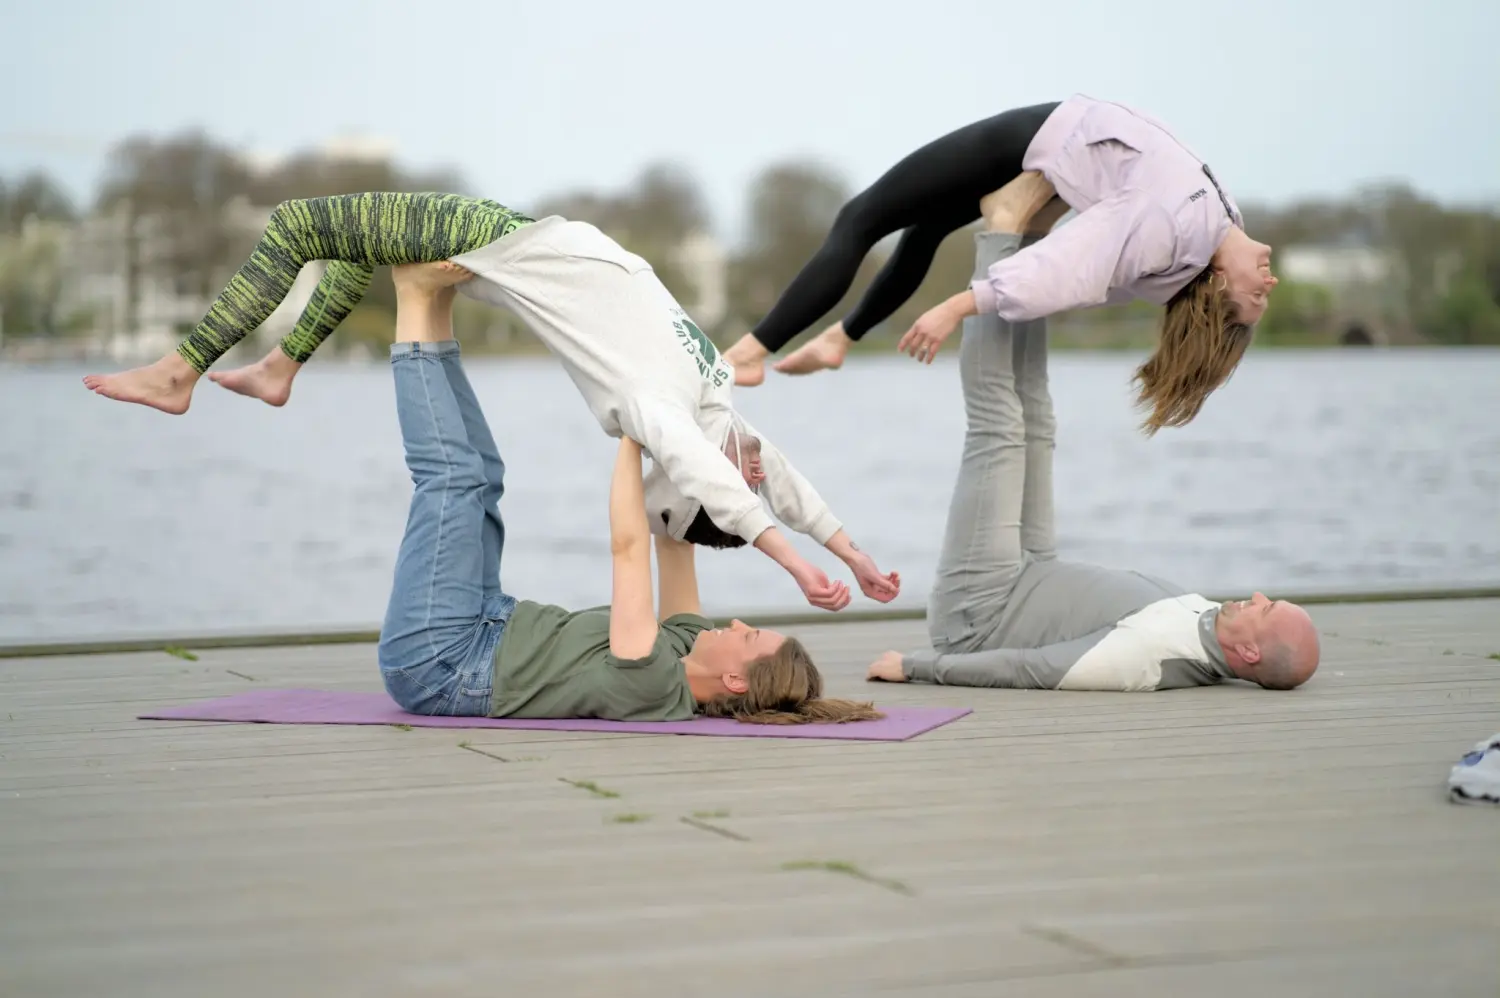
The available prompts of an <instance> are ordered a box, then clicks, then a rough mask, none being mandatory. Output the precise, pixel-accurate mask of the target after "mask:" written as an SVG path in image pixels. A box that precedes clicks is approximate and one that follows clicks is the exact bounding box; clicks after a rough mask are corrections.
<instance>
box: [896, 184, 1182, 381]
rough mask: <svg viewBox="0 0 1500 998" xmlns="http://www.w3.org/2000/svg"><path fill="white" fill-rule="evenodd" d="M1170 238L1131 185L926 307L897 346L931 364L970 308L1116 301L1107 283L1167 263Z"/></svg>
mask: <svg viewBox="0 0 1500 998" xmlns="http://www.w3.org/2000/svg"><path fill="white" fill-rule="evenodd" d="M1148 230H1149V231H1148ZM1174 244H1175V238H1174V236H1173V234H1172V220H1171V219H1170V218H1169V217H1168V216H1167V215H1166V213H1165V212H1164V211H1162V210H1161V209H1160V208H1158V207H1156V206H1155V205H1154V204H1153V203H1151V202H1149V201H1147V200H1145V199H1144V198H1142V197H1140V196H1139V195H1138V194H1137V193H1136V192H1134V191H1125V192H1122V193H1121V194H1118V195H1116V196H1114V197H1112V198H1108V199H1106V200H1104V201H1100V202H1099V203H1098V204H1096V205H1094V206H1093V207H1092V208H1089V209H1088V210H1087V211H1083V212H1080V213H1079V214H1078V217H1077V218H1075V219H1073V221H1072V222H1070V223H1068V224H1067V225H1064V226H1063V227H1062V228H1060V229H1058V230H1057V231H1056V232H1053V233H1052V234H1050V235H1049V236H1047V238H1045V239H1042V240H1040V241H1039V242H1036V243H1034V244H1032V245H1031V246H1028V247H1026V248H1025V249H1023V250H1021V251H1020V252H1018V253H1015V254H1014V255H1012V256H1008V257H1006V258H1005V259H1004V260H1001V261H1000V262H998V263H995V264H993V265H991V266H990V268H989V271H988V273H987V274H986V275H985V276H984V277H982V278H980V279H979V280H976V281H974V282H973V283H972V284H970V285H969V288H968V290H966V291H961V292H959V293H958V294H956V295H954V296H953V297H951V298H949V299H947V300H946V301H944V302H943V303H941V304H939V305H935V306H933V307H932V308H930V309H928V310H927V311H926V312H924V313H923V314H922V316H921V318H919V319H918V320H917V321H916V322H915V323H913V325H912V327H911V329H909V330H908V331H907V332H906V334H905V335H904V336H902V337H901V342H900V343H898V344H897V345H896V348H897V349H898V350H899V351H901V352H902V353H907V354H910V355H911V356H913V357H915V358H916V359H918V360H921V361H925V362H927V363H929V364H930V363H932V359H933V358H934V357H935V356H936V355H937V351H938V348H939V347H941V346H942V344H943V341H944V340H946V339H947V338H948V337H949V336H950V335H952V333H953V331H954V330H955V329H957V328H958V326H959V324H960V323H962V322H963V320H964V319H966V318H968V317H969V316H971V315H979V314H981V313H984V314H996V315H999V316H1000V317H1001V318H1002V319H1005V320H1006V321H1007V322H1025V321H1028V320H1030V319H1041V318H1045V317H1046V316H1049V315H1055V314H1057V313H1059V312H1066V311H1069V310H1071V309H1079V308H1093V307H1094V306H1097V305H1104V304H1113V303H1117V302H1119V301H1120V300H1122V296H1121V295H1119V294H1117V293H1114V292H1112V290H1111V289H1112V288H1114V287H1115V286H1116V285H1117V284H1124V283H1129V282H1131V281H1134V280H1135V279H1137V278H1139V277H1141V276H1143V275H1145V274H1151V273H1156V272H1158V271H1160V270H1162V269H1163V268H1165V267H1167V266H1170V264H1171V262H1172V261H1171V258H1172V248H1173V246H1174ZM1147 254H1153V255H1147Z"/></svg>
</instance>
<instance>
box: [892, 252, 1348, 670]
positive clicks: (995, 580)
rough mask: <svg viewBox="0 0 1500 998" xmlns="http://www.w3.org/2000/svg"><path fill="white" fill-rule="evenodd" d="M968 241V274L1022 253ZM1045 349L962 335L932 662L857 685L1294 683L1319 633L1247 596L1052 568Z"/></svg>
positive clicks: (995, 329) (979, 323) (932, 607)
mask: <svg viewBox="0 0 1500 998" xmlns="http://www.w3.org/2000/svg"><path fill="white" fill-rule="evenodd" d="M977 239H978V244H979V253H978V258H979V269H980V272H981V273H983V272H984V270H985V269H986V268H988V266H989V265H990V264H992V263H994V262H995V261H996V260H998V259H1000V258H1001V257H1003V256H1006V255H1008V254H1010V253H1013V252H1015V250H1016V249H1017V248H1018V247H1019V245H1020V237H1018V236H1013V235H1009V234H1005V233H995V232H990V233H981V234H979V236H978V237H977ZM1046 335H1047V334H1046V329H1045V325H1044V320H1041V321H1036V322H1028V323H1022V324H1018V325H1014V326H1013V325H1011V324H1010V323H1006V322H1003V321H1002V320H1001V319H1000V318H999V317H998V316H984V317H972V318H969V319H967V320H965V326H964V332H963V345H962V347H961V348H960V354H959V365H960V371H961V377H962V381H963V392H964V407H965V410H966V414H967V419H968V431H967V434H966V436H965V439H964V452H963V461H962V464H961V466H960V469H959V475H958V484H957V486H956V488H955V490H954V494H953V499H952V503H951V505H950V507H949V511H948V525H947V529H946V532H945V536H944V539H943V552H942V556H941V558H940V560H939V562H938V572H937V580H936V582H935V584H934V587H933V592H932V597H931V600H930V603H929V607H928V633H929V635H930V637H931V640H932V646H933V649H934V650H933V651H930V652H925V651H924V652H917V653H911V654H902V653H900V652H895V651H890V652H886V653H885V654H884V655H882V656H881V657H880V658H878V659H877V660H876V661H875V662H874V663H873V664H872V665H871V666H870V670H869V676H868V678H869V679H872V680H885V681H887V682H907V681H912V682H926V683H940V684H943V685H948V686H998V687H1012V688H1024V689H1056V690H1120V691H1140V690H1165V689H1173V688H1177V687H1184V686H1205V685H1209V684H1213V683H1219V682H1223V681H1224V680H1226V679H1244V680H1248V681H1250V682H1252V683H1257V684H1259V685H1260V686H1263V687H1265V688H1266V689H1273V690H1289V689H1293V688H1295V687H1297V686H1300V685H1301V684H1303V683H1305V682H1306V681H1307V680H1308V678H1309V677H1310V676H1311V675H1312V674H1313V672H1314V670H1316V669H1317V667H1318V655H1319V647H1318V631H1317V628H1316V627H1315V626H1314V625H1313V622H1312V619H1311V618H1310V617H1308V615H1307V611H1305V610H1303V609H1302V608H1301V607H1300V606H1297V605H1296V604H1294V603H1288V602H1285V601H1281V600H1268V599H1266V597H1264V596H1262V595H1261V594H1260V593H1256V594H1255V595H1254V596H1253V597H1252V598H1250V599H1247V600H1239V601H1234V602H1229V603H1222V604H1220V603H1214V602H1212V601H1210V600H1207V599H1204V598H1203V597H1202V596H1199V595H1197V594H1196V593H1189V592H1187V591H1185V590H1183V589H1181V588H1180V587H1177V586H1174V585H1172V584H1171V583H1168V582H1163V581H1161V580H1159V579H1153V578H1150V577H1148V576H1145V575H1141V574H1140V573H1137V572H1128V571H1120V570H1117V569H1107V568H1097V567H1095V566H1092V565H1081V564H1077V563H1070V562H1065V561H1059V560H1057V556H1056V552H1055V543H1056V542H1055V534H1054V529H1053V521H1052V451H1053V440H1054V435H1055V426H1056V423H1055V420H1054V418H1053V412H1052V398H1051V394H1050V392H1049V390H1048V387H1047V340H1046Z"/></svg>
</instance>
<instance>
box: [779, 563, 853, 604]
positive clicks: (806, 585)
mask: <svg viewBox="0 0 1500 998" xmlns="http://www.w3.org/2000/svg"><path fill="white" fill-rule="evenodd" d="M790 571H791V573H792V578H794V579H796V580H797V585H799V586H801V587H802V594H803V595H804V596H806V597H807V601H808V602H809V603H811V604H812V605H813V606H815V607H817V608H818V609H820V610H842V609H843V608H844V607H846V606H848V605H849V600H850V599H851V597H850V595H849V587H848V586H847V585H845V584H844V583H842V582H832V581H830V580H829V578H828V576H827V575H826V574H824V572H823V570H822V569H820V568H818V567H817V566H815V565H812V564H810V563H808V562H803V563H802V564H801V565H799V566H797V567H796V568H794V569H791V570H790Z"/></svg>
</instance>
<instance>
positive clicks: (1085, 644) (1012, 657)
mask: <svg viewBox="0 0 1500 998" xmlns="http://www.w3.org/2000/svg"><path fill="white" fill-rule="evenodd" d="M866 678H868V679H881V680H885V681H887V682H916V683H934V684H937V685H941V686H989V687H1001V688H1006V689H1018V690H1109V691H1117V692H1134V691H1138V690H1154V689H1156V687H1157V684H1158V683H1160V682H1161V660H1160V659H1159V658H1158V657H1157V656H1156V655H1154V654H1153V653H1152V649H1151V648H1149V647H1147V642H1146V639H1145V638H1144V637H1143V636H1142V635H1141V632H1140V631H1138V630H1135V629H1133V628H1128V627H1118V626H1115V625H1110V626H1108V627H1101V628H1100V629H1099V630H1097V631H1094V632H1093V633H1092V634H1085V635H1084V636H1083V637H1081V638H1074V639H1073V640H1071V641H1060V642H1058V643H1056V644H1050V645H1043V646H1042V647H1040V648H995V649H991V650H989V651H974V652H964V653H960V654H954V655H943V654H938V653H935V652H924V653H919V654H914V655H900V654H899V653H896V652H887V653H886V654H884V655H882V656H881V657H880V658H879V659H877V660H876V661H875V662H874V663H873V664H872V665H871V666H870V670H869V672H868V674H867V676H866Z"/></svg>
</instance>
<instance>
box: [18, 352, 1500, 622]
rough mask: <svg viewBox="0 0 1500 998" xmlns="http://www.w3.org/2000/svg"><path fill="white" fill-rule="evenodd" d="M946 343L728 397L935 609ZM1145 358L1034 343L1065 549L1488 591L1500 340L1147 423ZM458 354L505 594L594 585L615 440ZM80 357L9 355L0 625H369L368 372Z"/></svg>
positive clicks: (1381, 356)
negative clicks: (469, 388) (501, 496)
mask: <svg viewBox="0 0 1500 998" xmlns="http://www.w3.org/2000/svg"><path fill="white" fill-rule="evenodd" d="M952 353H953V352H952V351H950V352H949V355H948V356H946V357H945V358H943V359H942V360H940V361H939V362H938V363H937V364H936V365H934V366H933V367H931V368H921V367H919V366H918V365H917V364H916V363H915V362H913V361H910V360H908V359H906V358H902V357H894V356H892V357H885V358H872V359H863V358H861V359H859V360H857V361H855V362H853V363H851V364H849V365H848V366H846V367H845V369H844V370H843V371H841V372H837V373H835V374H831V375H820V376H817V377H814V378H799V379H790V378H783V377H779V376H775V377H773V378H772V379H771V380H770V381H768V382H767V384H766V385H764V386H763V387H761V388H758V389H754V390H751V391H742V392H740V393H739V405H740V408H741V409H742V411H743V412H744V413H745V415H746V416H747V418H749V419H750V420H751V421H752V422H753V423H755V424H756V425H757V427H758V428H759V429H761V430H762V431H763V432H764V433H765V434H766V435H767V436H768V437H770V438H771V439H773V440H775V441H776V442H777V444H778V445H779V446H780V447H781V448H782V449H783V450H784V451H785V452H787V454H788V455H789V456H790V457H791V458H792V459H793V461H794V462H795V463H796V464H797V466H798V467H799V468H800V469H801V471H802V472H803V473H804V474H805V475H806V476H807V477H808V478H809V479H810V480H811V481H812V482H813V483H814V484H815V485H816V486H817V487H818V488H819V490H820V491H821V492H822V494H823V496H824V498H826V499H827V500H828V501H829V503H830V504H831V505H832V506H833V509H834V511H835V512H836V513H837V514H838V515H839V516H840V517H841V518H842V519H843V520H844V522H845V524H846V525H847V528H848V529H849V531H850V533H851V534H852V535H853V537H854V538H855V539H856V541H858V542H859V543H860V544H861V545H862V546H863V547H865V548H866V549H867V550H869V551H871V552H872V553H873V554H874V555H875V557H876V559H877V560H878V561H879V563H880V564H881V566H882V567H883V568H887V569H890V568H894V569H898V570H899V571H900V572H901V573H902V577H903V580H904V591H903V594H902V596H901V597H900V599H899V601H898V603H897V605H901V606H921V605H923V603H924V601H925V599H926V594H927V589H928V586H929V585H930V584H931V579H932V573H933V569H934V565H935V561H936V556H937V545H938V542H939V539H940V537H941V534H942V529H943V517H944V514H945V512H946V509H947V503H948V495H949V490H950V489H951V488H952V484H953V479H954V475H955V473H956V470H957V466H958V458H959V452H960V448H961V446H962V439H963V411H962V400H961V398H960V395H959V391H958V370H957V367H956V366H955V364H954V358H953V356H952ZM1138 360H1139V357H1137V356H1135V355H1125V354H1118V355H1115V354H1110V355H1100V354H1066V353H1059V354H1056V355H1054V357H1053V359H1052V368H1051V370H1052V385H1053V394H1054V397H1055V398H1056V402H1057V410H1058V419H1059V443H1058V452H1057V471H1056V481H1057V489H1058V496H1057V507H1058V529H1059V541H1060V550H1061V554H1062V556H1063V557H1067V558H1074V559H1081V560H1087V561H1093V562H1097V563H1100V564H1106V565H1113V566H1119V567H1130V568H1137V569H1140V570H1142V571H1148V572H1152V573H1155V574H1159V575H1163V576H1166V577H1168V578H1171V579H1174V580H1176V581H1178V582H1180V583H1182V584H1183V585H1185V586H1189V587H1192V588H1196V589H1199V590H1205V591H1209V592H1212V593H1215V594H1225V593H1241V592H1247V591H1249V590H1250V589H1252V588H1259V589H1262V590H1264V591H1266V592H1267V593H1269V594H1272V595H1274V594H1275V593H1276V592H1277V591H1287V590H1292V591H1297V592H1306V591H1309V590H1330V589H1340V590H1343V589H1373V588H1391V587H1417V586H1425V585H1452V584H1470V585H1473V584H1495V583H1500V351H1441V350H1433V351H1406V350H1402V351H1372V352H1362V351H1328V352H1314V353H1306V352H1275V351H1263V352H1259V353H1257V352H1255V351H1252V352H1251V355H1250V357H1249V358H1248V359H1247V360H1246V362H1245V363H1244V364H1243V365H1242V367H1241V369H1240V371H1239V373H1238V374H1237V375H1236V376H1235V378H1234V380H1233V381H1232V382H1231V383H1230V384H1229V385H1228V386H1226V387H1225V388H1224V389H1222V390H1220V392H1218V393H1217V394H1216V395H1215V396H1214V397H1213V398H1212V399H1210V401H1209V404H1208V406H1207V409H1206V411H1205V412H1204V413H1203V414H1202V415H1201V416H1200V417H1199V418H1198V420H1197V421H1196V422H1195V423H1194V424H1193V425H1192V426H1190V427H1188V428H1187V429H1184V430H1168V431H1164V432H1163V433H1162V434H1160V435H1159V436H1158V437H1157V438H1156V439H1155V440H1147V439H1146V438H1145V437H1143V436H1141V435H1140V434H1139V433H1138V432H1136V430H1135V428H1134V427H1135V419H1136V416H1135V413H1134V411H1133V410H1132V409H1131V407H1130V404H1129V392H1128V381H1129V377H1130V373H1131V370H1132V369H1133V366H1134V364H1135V363H1137V362H1138ZM469 371H470V376H471V379H472V380H473V382H474V385H475V388H476V390H477V391H478V392H479V395H480V399H481V401H482V402H483V403H484V405H485V409H486V412H487V414H488V416H489V420H490V424H491V426H492V427H493V429H494V431H495V435H496V438H497V439H498V441H499V443H500V446H501V450H502V453H503V455H504V457H505V460H506V464H507V466H508V479H507V493H506V497H505V500H504V502H503V505H502V512H503V514H504V516H505V519H506V523H507V532H508V539H507V547H506V551H505V561H504V568H503V572H502V578H503V581H504V584H505V586H506V588H507V590H508V591H511V592H513V593H516V594H519V595H521V596H522V597H524V598H530V599H539V600H544V601H550V602H558V603H563V604H565V605H573V606H585V605H593V604H598V603H604V602H607V601H608V598H609V558H608V543H607V539H608V532H607V523H606V519H605V516H606V495H607V488H608V481H609V473H610V466H611V460H612V456H613V452H614V442H613V441H611V440H609V439H608V438H606V437H605V436H604V435H603V434H602V433H601V432H600V431H599V429H598V426H597V424H596V423H594V422H593V420H592V418H591V417H590V416H589V414H588V412H587V410H586V409H585V408H584V405H583V403H582V400H581V399H580V398H579V397H578V394H577V392H576V391H575V390H574V389H573V387H572V385H571V383H570V382H569V381H568V379H567V377H566V376H565V375H564V374H563V372H562V371H561V369H560V368H559V367H558V366H557V365H556V364H555V363H553V362H551V361H549V360H548V359H546V358H535V359H516V360H475V361H472V362H471V363H470V365H469ZM83 373H84V372H83V371H82V370H81V369H79V370H73V369H62V368H24V367H8V368H7V367H0V426H3V427H4V435H3V437H0V640H23V639H62V638H82V637H87V636H97V635H105V634H107V635H118V634H129V633H145V632H153V633H160V632H167V631H175V630H239V629H243V628H278V629H281V628H300V627H308V628H322V627H339V626H361V627H373V626H375V625H377V624H378V622H379V620H380V617H381V615H382V613H383V612H384V607H385V601H386V597H387V594H388V586H389V583H390V576H391V569H392V565H393V563H394V559H395V552H396V545H397V543H398V542H399V539H400V535H401V530H402V527H403V524H404V522H405V515H406V508H407V502H408V500H409V497H410V480H409V479H408V477H407V473H406V469H405V467H404V465H403V463H402V457H401V446H400V440H399V436H398V432H397V427H396V420H395V409H394V402H393V399H392V390H391V382H390V374H389V371H388V369H387V368H386V366H385V365H384V364H382V363H372V364H370V365H368V366H343V365H339V364H333V363H325V364H322V365H318V364H315V365H314V366H312V367H310V368H309V369H308V370H307V371H306V372H304V377H303V378H302V379H301V380H300V381H299V383H298V386H297V392H296V394H295V395H294V397H293V399H292V402H291V404H290V405H289V406H288V407H287V408H285V409H281V410H274V409H271V408H269V407H267V406H264V405H261V404H260V403H257V402H250V401H248V400H245V399H241V398H239V397H238V396H234V395H231V394H229V393H228V392H225V391H223V390H221V389H218V388H217V387H215V386H214V385H211V384H208V383H206V382H205V383H204V384H203V386H202V387H201V388H200V389H199V391H198V394H197V397H196V399H195V401H194V405H193V409H192V411H191V412H189V413H188V415H186V416H184V417H181V418H173V417H168V416H164V415H161V414H159V413H156V412H153V411H149V410H144V409H141V408H139V407H136V406H126V405H120V404H117V403H113V402H108V401H105V400H102V399H98V398H95V397H93V396H91V395H89V394H88V393H87V391H86V390H85V389H84V388H83V387H82V385H81V384H80V383H79V380H78V379H79V377H80V376H81V374H83ZM796 540H797V541H798V542H799V543H800V546H801V547H802V548H803V549H804V550H805V551H808V552H809V553H810V554H812V555H813V556H814V557H816V558H817V559H818V561H819V563H820V564H822V565H823V566H824V567H825V568H826V569H827V570H829V571H830V573H832V572H833V571H834V570H835V569H837V570H843V566H842V565H841V564H840V563H839V562H838V561H837V560H836V559H834V558H832V557H831V556H829V555H827V553H826V552H822V551H821V550H819V549H817V548H816V547H815V546H814V545H812V544H811V542H809V541H807V539H806V538H801V537H797V538H796ZM699 565H700V569H699V572H700V581H701V585H702V589H703V594H704V602H705V606H706V607H707V608H708V609H709V610H710V612H713V611H725V610H733V611H738V612H743V613H746V614H753V613H754V612H755V611H757V610H760V611H766V610H796V609H807V607H806V604H805V603H804V602H803V601H802V597H801V593H800V592H798V590H797V589H796V587H795V585H794V584H793V583H792V582H791V580H790V578H788V577H786V576H785V575H784V574H783V573H782V572H781V571H780V570H779V569H778V568H776V567H775V566H774V565H772V564H771V563H770V562H769V560H768V559H766V558H764V557H763V556H762V555H760V554H758V553H757V552H754V551H751V550H742V551H737V552H727V553H715V552H704V553H702V554H700V556H699ZM876 605H877V604H874V603H871V602H870V601H868V600H865V599H863V597H861V596H859V595H858V594H857V593H856V597H855V602H854V603H853V604H852V606H854V607H874V606H876Z"/></svg>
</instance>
